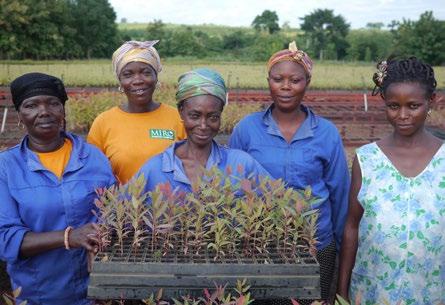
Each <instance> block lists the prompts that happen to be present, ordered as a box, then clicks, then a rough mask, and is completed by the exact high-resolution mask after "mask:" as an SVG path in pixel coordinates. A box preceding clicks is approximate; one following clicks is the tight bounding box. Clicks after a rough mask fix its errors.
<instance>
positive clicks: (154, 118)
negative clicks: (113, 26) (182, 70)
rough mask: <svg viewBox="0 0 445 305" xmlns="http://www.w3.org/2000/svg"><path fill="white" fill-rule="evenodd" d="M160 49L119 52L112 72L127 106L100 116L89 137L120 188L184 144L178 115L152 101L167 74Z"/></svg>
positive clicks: (131, 47) (127, 47)
mask: <svg viewBox="0 0 445 305" xmlns="http://www.w3.org/2000/svg"><path fill="white" fill-rule="evenodd" d="M156 43H157V41H144V42H140V41H128V42H126V43H124V44H123V45H122V46H121V47H120V48H118V49H117V50H116V51H115V52H114V54H113V59H112V61H113V69H114V72H115V74H116V77H117V79H118V81H119V90H120V91H121V92H123V93H124V94H125V95H126V97H127V100H126V101H125V102H124V103H122V105H120V106H116V107H113V108H111V109H109V110H107V111H105V112H103V113H101V114H100V115H99V116H98V117H97V118H96V119H95V120H94V122H93V124H92V126H91V129H90V132H89V134H88V142H90V143H92V144H94V145H96V146H97V147H99V149H101V150H102V152H104V153H105V155H106V156H107V157H108V159H109V160H110V162H111V166H112V168H113V172H114V174H115V176H116V177H117V178H118V180H119V182H120V183H126V182H127V181H128V180H129V179H130V178H131V177H132V176H133V175H134V174H135V173H136V172H137V171H138V170H139V168H140V167H141V166H142V165H143V164H144V163H145V161H147V160H148V159H149V158H150V157H152V156H154V155H156V154H159V153H161V152H162V151H164V150H165V149H166V148H167V147H168V146H170V145H171V144H172V143H173V142H174V141H176V140H180V139H184V138H185V131H184V127H183V124H182V121H181V119H180V117H179V114H178V111H177V109H176V108H174V107H171V106H168V105H165V104H162V103H159V102H156V101H154V100H153V93H154V91H155V89H156V86H157V83H158V74H159V72H161V70H162V66H161V62H160V58H159V55H158V52H157V51H156V49H155V48H154V47H153V45H154V44H156Z"/></svg>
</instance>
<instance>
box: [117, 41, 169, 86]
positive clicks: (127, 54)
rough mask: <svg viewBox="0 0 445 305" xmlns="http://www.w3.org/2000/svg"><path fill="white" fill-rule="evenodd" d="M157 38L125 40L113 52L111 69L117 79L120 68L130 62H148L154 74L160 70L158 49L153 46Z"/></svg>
mask: <svg viewBox="0 0 445 305" xmlns="http://www.w3.org/2000/svg"><path fill="white" fill-rule="evenodd" d="M158 41H159V40H152V41H136V40H132V41H127V42H125V43H124V44H123V45H121V46H120V47H119V48H118V49H117V50H116V51H114V53H113V57H112V64H113V71H114V73H115V75H116V77H117V79H118V80H119V74H120V73H121V71H122V69H123V68H124V67H125V65H127V64H128V63H130V62H133V61H139V62H143V63H146V64H149V65H150V66H151V67H152V68H153V69H154V70H155V71H156V74H158V73H159V72H161V71H162V65H161V59H160V58H159V54H158V51H156V49H155V48H154V47H153V46H154V45H155V44H156V43H157V42H158Z"/></svg>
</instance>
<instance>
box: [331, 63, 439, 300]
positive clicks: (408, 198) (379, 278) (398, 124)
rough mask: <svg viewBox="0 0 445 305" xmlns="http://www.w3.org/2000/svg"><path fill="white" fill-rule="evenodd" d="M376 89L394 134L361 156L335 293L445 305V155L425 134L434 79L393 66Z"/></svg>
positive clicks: (411, 66)
mask: <svg viewBox="0 0 445 305" xmlns="http://www.w3.org/2000/svg"><path fill="white" fill-rule="evenodd" d="M374 82H375V83H376V89H377V90H375V91H376V92H378V93H380V95H381V96H382V98H383V99H384V101H385V105H386V115H387V118H388V121H389V122H390V123H391V124H392V126H393V127H394V131H393V132H392V133H391V134H390V135H388V136H387V137H386V138H383V139H381V140H379V141H377V142H374V143H371V144H368V145H365V146H363V147H360V148H359V149H358V150H357V154H356V157H355V160H354V162H353V167H352V183H351V191H350V203H349V212H348V218H347V222H346V225H345V231H344V235H343V242H342V247H341V256H340V257H341V258H340V269H339V282H338V293H339V294H340V295H341V296H343V297H345V298H347V299H350V300H351V301H352V302H353V303H354V302H356V300H360V304H399V303H400V302H401V303H402V304H444V303H445V268H444V265H443V264H444V262H445V238H444V236H443V232H444V231H445V147H444V145H443V142H442V141H441V140H440V139H438V138H436V137H435V136H433V135H432V134H430V133H429V132H428V131H427V130H426V129H425V120H426V118H427V116H428V115H429V114H430V113H431V108H432V105H433V103H434V101H435V98H436V95H435V93H434V91H435V88H436V80H435V78H434V71H433V69H432V68H431V66H429V65H428V64H425V63H423V62H421V61H420V60H418V59H416V58H409V59H404V60H389V61H384V62H381V63H380V64H379V65H378V72H377V73H376V74H375V75H374Z"/></svg>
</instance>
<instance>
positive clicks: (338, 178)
mask: <svg viewBox="0 0 445 305" xmlns="http://www.w3.org/2000/svg"><path fill="white" fill-rule="evenodd" d="M301 107H302V110H303V111H304V112H305V113H306V119H305V120H304V121H303V123H302V124H301V126H300V127H299V128H298V130H297V132H296V133H295V135H294V137H293V138H292V140H291V141H290V143H288V142H287V141H286V139H285V138H284V137H283V135H282V134H281V132H280V129H279V127H278V124H277V123H276V122H275V120H274V119H273V117H272V109H273V105H271V106H270V107H269V108H268V109H267V110H266V111H264V112H256V113H252V114H250V115H248V116H246V117H245V118H244V119H242V120H241V121H240V122H239V123H238V124H237V125H236V126H235V128H234V130H233V132H232V135H231V136H230V140H229V146H230V147H232V148H238V149H242V150H244V151H246V152H248V153H249V154H250V155H251V156H252V157H254V158H255V159H256V160H257V161H258V162H260V164H261V165H263V166H264V168H265V169H266V170H267V171H268V172H269V173H270V174H271V175H272V177H273V178H275V179H279V178H282V179H283V180H284V181H285V182H286V184H287V186H289V187H293V188H296V189H304V188H306V187H307V186H310V187H311V188H312V194H313V195H314V196H315V197H317V198H318V199H319V201H318V202H317V203H316V204H314V209H318V212H319V217H318V227H317V234H316V237H317V239H318V242H319V243H318V244H317V248H318V249H319V250H321V249H323V248H325V247H326V246H327V245H329V243H330V242H331V241H332V239H333V238H335V241H336V244H337V249H339V247H340V243H341V238H342V235H343V228H344V224H345V221H346V215H347V211H348V193H349V184H350V178H349V169H348V164H347V161H346V157H345V153H344V149H343V145H342V141H341V137H340V135H339V133H338V131H337V128H336V127H335V125H334V124H332V123H331V122H329V121H328V120H326V119H323V118H321V117H319V116H317V115H315V114H314V113H313V112H312V111H311V110H310V109H309V108H307V107H305V106H303V105H302V106H301Z"/></svg>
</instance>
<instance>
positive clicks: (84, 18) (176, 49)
mask: <svg viewBox="0 0 445 305" xmlns="http://www.w3.org/2000/svg"><path fill="white" fill-rule="evenodd" d="M300 19H301V27H300V29H298V30H297V29H291V28H290V27H289V26H288V24H286V23H285V24H284V25H282V26H281V27H280V26H279V18H278V15H277V14H276V12H274V11H270V10H265V11H264V12H262V14H260V15H258V16H256V17H255V19H254V20H253V21H252V24H251V27H250V28H249V27H246V28H238V29H236V30H228V31H224V32H223V33H217V34H215V33H208V32H206V31H205V30H202V29H199V27H197V26H175V27H171V26H168V25H166V24H164V23H163V22H162V20H153V21H151V22H149V23H148V25H147V27H146V28H145V29H141V30H128V29H121V30H119V29H118V27H117V23H116V14H115V12H114V10H113V8H112V7H111V5H110V4H109V2H108V0H22V1H16V0H0V58H1V59H73V58H79V59H82V58H110V57H111V54H112V52H113V51H114V50H115V49H116V48H117V47H118V46H119V45H120V44H121V43H122V42H123V41H126V40H131V39H136V40H153V39H159V40H160V42H159V43H158V45H157V49H158V51H159V53H160V54H161V56H162V57H164V58H165V57H175V56H185V57H193V58H212V59H217V58H221V59H226V60H229V59H236V60H248V61H265V60H267V59H268V58H269V56H270V54H272V53H273V52H275V51H277V50H279V49H282V48H285V47H286V46H287V44H288V43H289V41H292V40H296V41H297V45H298V46H300V47H301V48H302V49H304V50H305V51H307V52H308V53H309V54H310V55H311V56H312V57H313V58H315V59H320V60H354V61H357V60H359V61H376V60H381V59H384V58H386V57H388V56H389V55H391V54H395V55H403V56H411V55H412V56H417V57H419V58H421V59H423V60H425V61H427V62H429V63H431V64H434V65H440V64H443V63H445V21H443V20H438V19H436V18H435V17H434V16H433V13H432V12H430V11H426V12H424V13H423V14H421V15H420V17H419V19H418V20H417V21H411V20H402V21H393V22H392V23H391V24H389V25H387V27H386V28H387V29H386V28H385V25H384V24H382V23H369V24H368V25H367V26H366V28H364V29H358V30H351V29H350V25H349V24H348V23H347V21H346V20H345V18H344V17H343V16H341V15H335V14H334V12H333V10H328V9H317V10H315V11H313V12H312V13H310V14H308V15H306V16H304V17H302V18H300ZM228 28H229V27H228ZM229 29H230V28H229Z"/></svg>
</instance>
